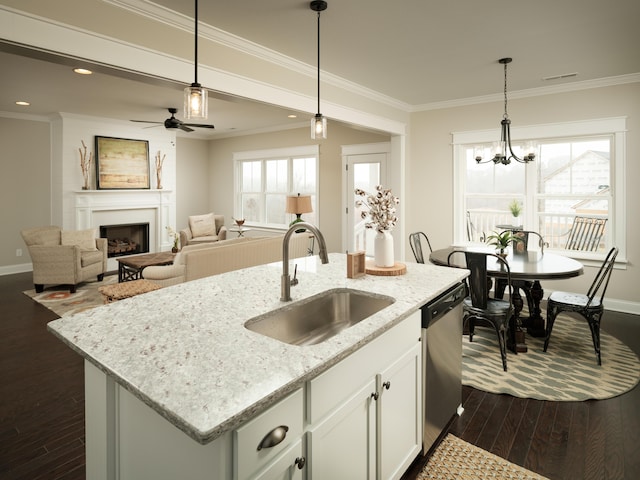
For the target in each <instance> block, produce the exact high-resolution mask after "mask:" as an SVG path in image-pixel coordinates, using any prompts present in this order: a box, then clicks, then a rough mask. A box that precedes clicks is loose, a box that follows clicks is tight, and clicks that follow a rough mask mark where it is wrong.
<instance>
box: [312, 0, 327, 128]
mask: <svg viewBox="0 0 640 480" xmlns="http://www.w3.org/2000/svg"><path fill="white" fill-rule="evenodd" d="M309 7H310V8H311V10H313V11H314V12H317V14H318V113H316V116H315V117H313V118H312V119H311V138H312V139H314V140H315V139H320V138H327V119H326V117H324V116H323V115H322V114H321V113H320V12H323V11H325V10H326V9H327V2H325V1H324V0H313V1H312V2H311V3H310V4H309Z"/></svg>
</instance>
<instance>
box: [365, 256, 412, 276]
mask: <svg viewBox="0 0 640 480" xmlns="http://www.w3.org/2000/svg"><path fill="white" fill-rule="evenodd" d="M365 272H366V273H368V274H369V275H380V276H383V277H393V276H396V275H404V274H405V273H407V266H406V265H405V264H404V263H401V262H395V264H394V265H393V267H376V264H375V263H374V262H373V260H367V264H366V268H365Z"/></svg>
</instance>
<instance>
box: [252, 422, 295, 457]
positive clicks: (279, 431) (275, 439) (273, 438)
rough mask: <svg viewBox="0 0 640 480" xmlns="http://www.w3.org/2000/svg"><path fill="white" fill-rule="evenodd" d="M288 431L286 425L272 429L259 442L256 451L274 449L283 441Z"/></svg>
mask: <svg viewBox="0 0 640 480" xmlns="http://www.w3.org/2000/svg"><path fill="white" fill-rule="evenodd" d="M288 431H289V427H287V426H286V425H280V426H279V427H276V428H274V429H273V430H271V431H270V432H269V433H267V434H266V435H265V436H264V438H263V439H262V440H261V441H260V444H259V445H258V451H260V450H262V449H263V448H271V447H275V446H276V445H278V444H279V443H280V442H282V441H283V440H284V439H285V437H286V436H287V432H288Z"/></svg>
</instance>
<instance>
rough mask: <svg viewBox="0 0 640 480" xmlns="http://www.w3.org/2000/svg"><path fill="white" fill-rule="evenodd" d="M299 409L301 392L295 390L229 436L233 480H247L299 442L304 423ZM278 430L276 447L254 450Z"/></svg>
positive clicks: (302, 404) (301, 409) (300, 407)
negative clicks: (231, 443)
mask: <svg viewBox="0 0 640 480" xmlns="http://www.w3.org/2000/svg"><path fill="white" fill-rule="evenodd" d="M303 407H304V403H303V394H302V389H299V390H296V391H295V392H294V393H292V394H291V395H289V396H288V397H287V398H285V399H283V400H281V401H280V402H278V403H277V404H276V405H274V406H273V407H271V408H270V409H269V410H267V411H266V412H264V413H262V414H260V415H259V416H257V417H256V418H254V419H253V420H251V421H249V422H247V423H246V424H244V425H243V426H242V427H240V428H238V429H237V430H235V431H234V432H233V477H234V478H235V479H238V480H240V479H245V478H250V477H251V476H252V475H254V474H255V472H256V471H257V470H259V469H261V468H263V467H264V466H265V465H267V464H268V463H269V462H271V461H273V460H274V459H275V458H276V457H277V456H278V455H279V454H280V453H281V452H283V451H284V450H286V449H287V448H288V447H289V446H290V445H291V444H293V442H295V441H296V440H298V439H300V437H301V436H302V428H303V419H304V413H303ZM278 428H282V429H283V430H280V432H281V433H282V434H283V435H284V439H283V440H282V441H280V442H279V443H277V445H274V446H264V447H262V448H260V450H258V448H259V446H260V444H261V442H262V441H263V439H264V438H265V437H267V436H268V435H269V433H270V432H272V431H274V430H276V429H278ZM284 430H286V432H284ZM276 436H277V435H276Z"/></svg>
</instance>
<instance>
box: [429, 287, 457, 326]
mask: <svg viewBox="0 0 640 480" xmlns="http://www.w3.org/2000/svg"><path fill="white" fill-rule="evenodd" d="M466 296H467V286H466V284H464V283H459V284H458V285H456V286H455V287H453V288H451V289H449V290H447V291H446V292H444V293H443V294H442V295H440V296H438V297H436V298H435V299H433V300H432V301H431V302H429V303H427V304H426V305H425V306H423V307H422V309H421V310H422V328H429V326H430V325H433V324H434V323H435V322H437V321H438V320H439V319H441V318H442V317H444V316H445V315H446V314H447V313H449V312H450V311H451V310H453V309H454V308H456V307H457V306H458V305H460V304H461V303H462V301H463V300H464V298H465V297H466Z"/></svg>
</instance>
